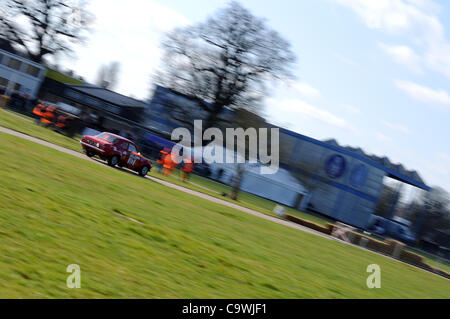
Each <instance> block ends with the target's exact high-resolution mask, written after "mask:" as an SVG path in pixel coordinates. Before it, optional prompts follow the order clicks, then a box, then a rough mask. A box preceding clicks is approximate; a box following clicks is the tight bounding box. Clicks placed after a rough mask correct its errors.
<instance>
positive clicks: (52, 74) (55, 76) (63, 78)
mask: <svg viewBox="0 0 450 319" xmlns="http://www.w3.org/2000/svg"><path fill="white" fill-rule="evenodd" d="M45 76H46V77H48V78H50V79H52V80H55V81H58V82H62V83H66V84H76V85H83V84H84V83H83V82H82V81H80V80H77V79H75V78H73V77H70V76H68V75H65V74H63V73H61V72H58V71H55V70H52V69H47V73H46V74H45Z"/></svg>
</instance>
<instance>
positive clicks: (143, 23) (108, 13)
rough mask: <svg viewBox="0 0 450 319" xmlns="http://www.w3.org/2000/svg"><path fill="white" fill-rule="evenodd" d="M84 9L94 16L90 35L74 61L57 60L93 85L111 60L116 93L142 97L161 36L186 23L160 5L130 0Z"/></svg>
mask: <svg viewBox="0 0 450 319" xmlns="http://www.w3.org/2000/svg"><path fill="white" fill-rule="evenodd" d="M88 10H89V11H91V12H92V13H93V14H94V15H95V16H96V20H95V24H94V26H93V32H92V34H91V36H90V37H89V39H88V42H87V44H86V46H82V47H79V48H78V50H77V52H76V53H77V59H76V60H75V61H74V60H69V59H66V60H63V61H61V62H62V64H63V65H64V66H66V67H67V68H69V69H72V70H76V72H77V74H79V75H81V76H83V77H84V78H85V79H87V80H88V81H90V82H94V81H95V79H96V76H97V70H98V68H99V67H100V66H101V65H102V64H104V63H108V62H111V61H118V62H120V64H121V66H120V74H119V85H118V87H117V91H118V92H120V93H123V94H126V95H133V96H136V97H138V98H146V97H148V95H149V90H150V84H151V83H150V76H151V74H152V73H154V71H155V70H156V68H157V67H158V65H159V63H160V58H161V56H162V51H161V49H160V47H159V43H160V41H161V36H162V34H163V33H164V32H165V31H168V30H170V29H172V28H174V27H176V26H182V25H186V24H189V21H188V20H187V19H186V18H185V17H183V16H182V15H180V14H179V13H177V12H175V11H173V10H171V9H169V8H168V7H165V6H164V5H161V4H158V3H155V2H152V1H147V0H133V3H132V5H131V4H130V2H129V1H125V0H97V1H92V2H90V3H89V7H88Z"/></svg>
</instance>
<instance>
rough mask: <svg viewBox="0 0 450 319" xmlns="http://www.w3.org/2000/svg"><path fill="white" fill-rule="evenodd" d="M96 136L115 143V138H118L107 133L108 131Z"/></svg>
mask: <svg viewBox="0 0 450 319" xmlns="http://www.w3.org/2000/svg"><path fill="white" fill-rule="evenodd" d="M96 137H99V138H102V139H104V140H107V141H108V142H111V143H112V144H115V143H116V142H117V140H118V138H117V137H115V136H113V135H111V134H108V133H100V134H98V135H97V136H96Z"/></svg>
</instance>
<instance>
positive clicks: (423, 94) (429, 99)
mask: <svg viewBox="0 0 450 319" xmlns="http://www.w3.org/2000/svg"><path fill="white" fill-rule="evenodd" d="M394 83H395V85H396V86H397V87H398V88H399V89H401V90H403V91H405V92H406V93H407V94H408V95H409V96H411V97H412V98H414V99H416V100H418V101H421V102H424V103H427V104H433V105H440V106H444V107H446V108H450V95H449V94H448V93H447V92H446V91H444V90H434V89H431V88H429V87H427V86H423V85H419V84H417V83H414V82H410V81H401V80H396V81H394Z"/></svg>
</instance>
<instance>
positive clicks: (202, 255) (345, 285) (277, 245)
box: [0, 133, 450, 298]
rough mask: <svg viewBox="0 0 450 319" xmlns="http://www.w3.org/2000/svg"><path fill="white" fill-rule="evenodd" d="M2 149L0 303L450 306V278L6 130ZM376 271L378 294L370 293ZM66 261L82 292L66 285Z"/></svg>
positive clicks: (0, 170) (374, 290)
mask: <svg viewBox="0 0 450 319" xmlns="http://www.w3.org/2000/svg"><path fill="white" fill-rule="evenodd" d="M0 143H1V145H2V147H1V148H0V162H1V163H2V165H1V168H0V187H1V189H2V192H1V193H0V242H1V247H2V253H1V254H0V287H2V288H1V289H0V298H18V297H21V298H43V297H49V298H72V297H73V298H449V297H450V282H449V281H448V280H446V279H444V278H442V277H438V276H435V275H433V274H430V273H427V272H425V271H422V270H419V269H416V268H413V267H411V266H409V265H405V264H402V263H399V262H397V261H395V260H392V259H389V258H386V257H383V256H380V255H376V254H374V253H370V252H367V251H363V250H360V249H358V248H354V247H351V246H347V245H344V244H342V243H339V242H336V241H331V240H328V239H324V238H321V237H317V236H314V235H311V234H307V233H303V232H301V231H298V230H295V229H291V228H288V227H285V226H281V225H278V224H275V223H272V222H269V221H265V220H262V219H260V218H257V217H254V216H251V215H247V214H244V213H242V212H239V211H235V210H233V209H231V208H227V207H224V206H221V205H218V204H214V203H211V202H209V201H206V200H202V199H199V198H195V197H192V196H190V195H188V194H185V193H182V192H179V191H177V190H173V189H170V188H167V187H165V186H162V185H159V184H157V183H155V182H152V181H149V180H147V179H143V178H140V177H138V176H135V175H132V174H126V173H124V172H121V171H119V170H115V169H111V168H109V167H107V166H106V165H105V166H102V165H98V164H95V163H92V162H89V161H85V160H83V159H80V158H76V157H73V156H70V155H67V154H64V153H61V152H58V151H55V150H52V149H49V148H46V147H44V146H41V145H38V144H35V143H32V142H28V141H24V140H22V139H19V138H16V137H12V136H9V135H6V134H3V133H0ZM125 216H128V217H131V218H133V219H135V220H136V221H139V222H135V221H132V220H130V219H127V218H126V217H125ZM372 263H375V264H378V265H380V267H381V288H380V289H368V288H367V286H366V278H367V275H368V274H367V273H366V267H367V265H369V264H372ZM69 264H78V265H79V266H80V267H81V288H80V289H68V288H67V287H66V278H67V276H68V275H69V274H68V273H66V267H67V266H68V265H69Z"/></svg>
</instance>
